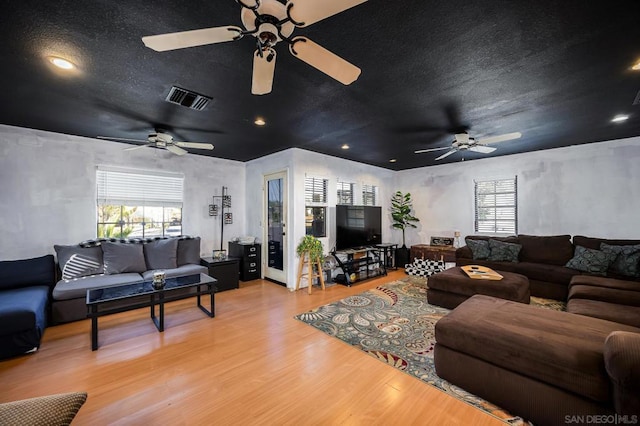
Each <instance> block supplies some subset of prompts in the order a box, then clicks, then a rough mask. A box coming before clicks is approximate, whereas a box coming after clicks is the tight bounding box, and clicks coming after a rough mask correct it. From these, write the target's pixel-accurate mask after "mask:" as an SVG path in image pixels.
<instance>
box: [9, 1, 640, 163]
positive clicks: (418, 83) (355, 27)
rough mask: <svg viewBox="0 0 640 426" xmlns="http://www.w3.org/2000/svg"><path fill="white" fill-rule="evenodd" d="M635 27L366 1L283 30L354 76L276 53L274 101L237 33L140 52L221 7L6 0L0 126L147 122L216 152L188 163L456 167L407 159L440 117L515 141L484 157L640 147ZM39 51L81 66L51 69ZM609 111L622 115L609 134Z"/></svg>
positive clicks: (622, 18)
mask: <svg viewBox="0 0 640 426" xmlns="http://www.w3.org/2000/svg"><path fill="white" fill-rule="evenodd" d="M320 1H322V0H318V2H320ZM638 16H640V2H638V1H637V0H629V1H608V2H604V1H583V0H581V1H575V0H559V1H549V0H536V1H527V2H525V1H512V0H504V1H496V0H485V1H478V0H448V1H432V0H404V1H402V0H401V1H380V0H369V1H368V2H366V3H364V4H362V5H359V6H357V7H355V8H353V9H349V10H347V11H345V12H343V13H341V14H338V15H335V16H333V17H331V18H328V19H326V20H324V21H321V22H318V23H316V24H314V25H312V26H309V27H307V28H297V29H296V30H295V32H294V35H305V36H307V37H309V38H310V39H311V40H313V41H315V42H316V43H318V44H320V45H322V46H323V47H325V48H327V49H329V50H331V51H332V52H334V53H336V54H338V55H340V56H341V57H343V58H345V59H347V60H348V61H350V62H352V63H353V64H355V65H357V66H358V67H360V68H361V69H362V74H361V76H360V78H359V79H358V80H357V81H356V82H355V83H353V84H352V85H350V86H343V85H342V84H341V83H339V82H337V81H335V80H333V79H331V78H330V77H328V76H326V75H325V74H323V73H321V72H320V71H318V70H316V69H314V68H312V67H310V66H309V65H307V64H306V63H304V62H302V61H300V60H298V59H296V58H294V57H293V56H291V55H290V54H289V52H288V48H287V46H286V44H285V43H279V44H278V45H277V46H276V50H277V52H278V61H277V66H276V71H275V81H274V85H273V92H272V93H271V94H269V95H264V96H253V95H251V93H250V89H251V72H252V53H253V51H254V49H255V44H254V39H253V37H251V36H245V37H244V38H243V39H241V40H239V41H235V42H229V43H222V44H215V45H208V46H201V47H194V48H189V49H182V50H175V51H168V52H156V51H153V50H151V49H149V48H147V47H145V46H144V44H143V43H142V41H141V37H142V36H145V35H154V34H161V33H167V32H175V31H185V30H191V29H198V28H206V27H217V26H223V25H235V26H240V25H241V22H240V6H239V5H238V4H237V3H236V2H235V1H233V0H213V1H212V0H207V1H202V0H196V1H182V2H176V1H169V0H160V1H153V2H139V1H129V0H119V1H112V0H99V1H97V0H85V1H73V0H67V1H64V0H62V1H54V2H43V1H34V0H23V1H20V2H17V1H15V2H8V3H7V4H5V6H4V12H3V17H2V25H1V26H0V36H1V37H2V42H1V44H0V56H1V58H2V61H3V66H2V69H1V70H0V78H1V81H2V82H3V84H4V88H3V90H2V91H0V100H1V101H2V104H3V107H2V113H1V116H0V123H2V124H9V125H15V126H22V127H28V128H35V129H43V130H49V131H53V132H60V133H65V134H72V135H81V136H88V137H96V136H98V135H104V136H114V137H123V138H135V139H145V138H146V136H147V134H148V133H149V132H151V131H152V130H153V128H154V127H158V128H162V129H168V130H170V131H171V132H170V133H172V134H173V135H174V136H175V137H176V139H180V140H189V141H198V142H209V143H213V144H214V145H215V149H214V150H213V151H211V152H206V151H192V152H195V153H198V154H203V155H212V156H215V157H220V158H227V159H233V160H240V161H247V160H251V159H254V158H258V157H261V156H263V155H267V154H270V153H274V152H277V151H281V150H284V149H287V148H291V147H299V148H303V149H307V150H311V151H316V152H321V153H325V154H328V155H333V156H338V157H344V158H348V159H352V160H356V161H360V162H363V163H367V164H372V165H377V166H381V167H385V168H389V169H393V170H403V169H408V168H414V167H421V166H428V165H433V164H440V163H447V162H456V161H460V160H461V158H462V157H463V155H462V153H456V154H454V155H451V156H449V157H447V158H446V159H444V160H441V161H438V162H436V161H434V159H435V158H436V157H437V156H438V155H439V154H440V153H441V152H440V153H438V152H432V153H426V154H414V153H413V151H414V150H416V149H423V148H431V147H440V146H446V145H448V144H449V143H450V142H451V141H452V139H453V136H452V135H450V134H447V133H446V129H449V128H451V127H452V126H453V125H454V124H455V125H458V126H468V128H469V133H470V134H471V136H475V137H482V136H492V135H496V134H503V133H509V132H515V131H519V132H522V135H523V136H522V138H521V139H518V140H514V141H510V142H504V143H502V144H497V145H496V148H498V149H497V150H496V151H495V152H494V153H492V154H489V156H499V155H506V154H514V153H519V152H526V151H533V150H541V149H548V148H554V147H560V146H567V145H576V144H585V143H591V142H599V141H603V140H611V139H618V138H625V137H631V136H638V135H640V106H633V105H632V104H633V102H634V99H635V98H636V95H637V93H638V91H639V90H640V72H638V71H636V72H634V71H631V70H630V67H631V65H632V64H633V63H634V62H636V61H638V60H640V25H638ZM49 55H58V56H62V57H65V58H68V59H70V60H71V61H73V62H75V63H76V64H77V65H78V70H77V71H75V72H73V73H70V74H69V75H63V74H62V73H61V72H59V71H57V70H54V69H53V68H52V66H51V65H50V64H49V62H47V60H46V57H47V56H49ZM172 85H177V86H180V87H183V88H186V89H190V90H194V91H196V92H199V93H202V94H205V95H208V96H210V97H212V98H213V100H212V102H211V103H210V104H209V105H208V106H207V108H206V109H205V110H203V111H194V110H191V109H187V108H185V107H182V106H178V105H174V104H170V103H167V102H165V101H164V98H165V97H166V95H167V93H168V91H169V89H170V87H171V86H172ZM620 113H626V114H631V118H630V119H629V120H628V121H627V122H625V123H621V124H613V123H611V122H610V119H611V118H612V117H613V116H614V115H616V114H620ZM257 116H261V117H264V118H265V119H266V120H267V125H266V126H265V127H262V128H259V127H256V126H255V125H254V124H253V120H254V118H255V117H257ZM104 143H112V142H109V141H104ZM344 143H347V144H349V145H350V147H351V149H349V150H347V151H345V150H342V149H340V146H341V145H342V144H344ZM484 156H487V155H483V154H478V153H472V152H467V153H465V154H464V158H465V160H471V159H475V158H480V157H484ZM392 158H395V159H397V162H395V163H390V162H389V160H390V159H392Z"/></svg>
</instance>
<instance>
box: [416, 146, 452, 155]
mask: <svg viewBox="0 0 640 426" xmlns="http://www.w3.org/2000/svg"><path fill="white" fill-rule="evenodd" d="M443 149H451V147H450V146H443V147H441V148H429V149H419V150H417V151H413V153H414V154H424V153H425V152H433V151H442V150H443Z"/></svg>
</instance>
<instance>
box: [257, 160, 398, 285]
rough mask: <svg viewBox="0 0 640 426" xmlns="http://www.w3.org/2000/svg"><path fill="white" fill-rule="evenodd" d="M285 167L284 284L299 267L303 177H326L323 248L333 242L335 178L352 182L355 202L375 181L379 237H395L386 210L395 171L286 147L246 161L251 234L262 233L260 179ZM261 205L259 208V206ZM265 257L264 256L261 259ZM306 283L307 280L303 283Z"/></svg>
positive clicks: (359, 201) (327, 248)
mask: <svg viewBox="0 0 640 426" xmlns="http://www.w3.org/2000/svg"><path fill="white" fill-rule="evenodd" d="M282 170H288V173H289V182H288V184H289V208H288V216H289V218H288V223H287V229H288V232H287V237H288V238H287V242H288V248H289V249H288V256H287V264H288V274H287V287H288V288H294V287H295V284H296V278H297V276H296V275H297V271H298V258H297V257H296V254H295V248H296V246H297V244H298V242H299V241H300V239H301V238H302V237H303V236H304V235H305V222H304V209H305V201H304V179H305V177H307V176H309V177H318V178H325V179H328V180H329V194H328V202H327V205H328V206H329V212H328V213H329V214H328V215H327V216H328V217H327V223H326V230H327V237H326V238H321V241H322V243H323V245H324V247H325V252H327V253H328V252H329V251H330V250H331V248H332V247H333V246H334V245H335V239H336V238H335V222H334V219H335V205H336V202H337V189H336V185H337V182H338V180H340V181H344V182H354V183H355V184H356V185H355V189H354V192H355V194H356V197H355V200H354V202H355V203H356V204H362V199H361V193H362V185H363V184H368V185H376V186H378V188H379V193H378V196H379V199H380V203H379V205H381V206H382V211H383V214H382V240H383V241H385V242H386V241H389V240H391V241H394V237H395V238H397V237H398V235H394V234H395V232H394V231H392V228H391V216H390V214H389V200H390V198H391V194H392V193H393V192H395V189H394V188H393V187H392V186H391V185H392V183H393V176H394V172H393V171H391V170H386V169H382V168H379V167H374V166H369V165H366V164H361V163H357V162H354V161H349V160H344V159H341V158H336V157H331V156H328V155H323V154H318V153H315V152H311V151H306V150H303V149H297V148H294V149H289V150H286V151H283V152H279V153H276V154H272V155H269V156H266V157H263V158H259V159H257V160H253V161H250V162H248V163H247V190H246V192H247V205H250V206H255V208H251V209H250V210H251V211H250V212H248V214H247V223H248V225H247V230H248V233H249V234H250V235H256V236H260V237H261V236H262V233H263V229H262V226H261V223H262V220H263V207H262V203H263V193H262V184H263V182H262V179H263V175H264V174H269V173H273V172H278V171H282ZM258 206H260V208H258ZM263 260H265V259H263ZM305 284H306V283H305Z"/></svg>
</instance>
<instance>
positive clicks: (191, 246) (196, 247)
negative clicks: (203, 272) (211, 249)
mask: <svg viewBox="0 0 640 426" xmlns="http://www.w3.org/2000/svg"><path fill="white" fill-rule="evenodd" d="M188 264H193V265H199V264H200V237H195V238H188V239H180V240H178V266H182V265H188Z"/></svg>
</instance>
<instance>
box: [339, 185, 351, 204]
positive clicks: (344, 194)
mask: <svg viewBox="0 0 640 426" xmlns="http://www.w3.org/2000/svg"><path fill="white" fill-rule="evenodd" d="M338 204H346V205H350V206H352V205H353V183H350V182H338Z"/></svg>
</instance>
